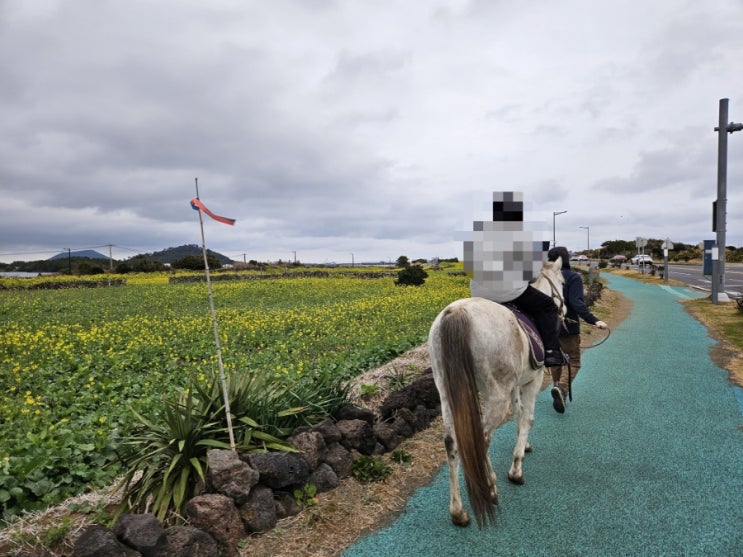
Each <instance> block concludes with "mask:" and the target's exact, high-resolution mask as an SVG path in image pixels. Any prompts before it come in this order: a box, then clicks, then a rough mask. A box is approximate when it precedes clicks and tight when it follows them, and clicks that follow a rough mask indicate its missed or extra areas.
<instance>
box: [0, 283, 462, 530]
mask: <svg viewBox="0 0 743 557" xmlns="http://www.w3.org/2000/svg"><path fill="white" fill-rule="evenodd" d="M34 280H35V279H34ZM467 284H468V281H467V279H466V278H465V277H461V276H458V277H453V276H450V275H449V274H447V272H446V271H429V278H428V280H427V281H426V284H425V285H424V286H422V287H396V286H395V285H394V284H393V279H392V278H379V279H361V278H353V277H348V276H340V277H335V278H333V277H330V278H282V279H273V280H241V281H230V282H221V283H220V282H214V283H213V291H214V300H215V305H216V308H217V315H218V324H219V333H220V340H221V346H222V356H223V361H224V366H225V370H226V372H227V373H228V374H231V375H244V374H255V375H257V376H260V377H261V378H262V380H265V381H267V382H269V383H270V384H272V385H280V386H283V387H284V388H291V389H295V388H296V387H299V386H302V385H304V386H305V387H307V386H311V385H312V384H313V383H314V382H316V381H320V380H321V379H322V380H325V381H327V378H328V377H332V378H333V380H337V381H338V382H343V381H345V380H348V379H350V378H352V377H353V376H355V375H358V374H359V373H361V372H362V371H364V370H366V369H369V368H371V367H374V366H376V365H378V364H380V363H382V362H385V361H388V360H389V359H391V358H393V357H394V356H396V355H398V354H400V353H402V352H404V351H406V350H408V349H410V348H412V347H414V346H416V345H418V344H420V343H421V342H423V341H425V338H426V335H427V333H428V328H429V326H430V324H431V322H432V321H433V319H434V317H435V316H436V314H437V313H438V312H439V311H440V310H441V309H442V308H443V307H444V306H445V305H446V304H447V303H449V302H450V301H452V300H454V299H457V298H461V297H465V296H468V295H469V289H468V286H467ZM0 323H2V331H3V334H2V338H1V339H0V393H2V394H0V397H1V399H0V400H1V401H2V403H1V404H0V424H2V427H1V428H0V509H1V510H2V513H3V515H4V516H5V517H8V516H10V515H12V514H14V513H16V512H18V511H19V510H22V509H37V508H43V507H45V506H47V505H49V504H52V503H56V502H58V501H59V500H61V499H63V498H65V497H67V496H69V495H72V494H75V493H78V492H80V491H81V490H84V489H86V488H89V487H95V486H100V485H104V484H106V483H109V482H110V481H111V479H112V478H113V477H114V476H115V475H116V474H118V473H121V469H118V468H117V467H116V466H115V465H114V466H110V465H109V466H106V467H105V468H104V466H105V465H107V464H109V463H111V462H114V463H115V462H116V451H117V450H118V449H119V447H118V446H117V439H120V438H121V437H122V436H125V435H126V434H127V433H128V432H130V431H131V430H132V428H133V427H134V425H135V423H134V422H135V419H134V414H133V412H132V411H133V410H134V411H136V412H139V413H140V414H142V415H143V416H144V417H146V418H149V419H152V420H157V418H158V416H159V413H160V411H161V409H162V407H163V401H164V400H165V399H167V398H173V396H174V394H175V393H177V392H179V390H183V389H184V388H186V387H187V386H189V385H194V384H196V385H204V386H205V387H206V386H208V385H209V384H211V383H212V382H213V381H214V377H215V374H216V373H217V371H218V369H217V368H218V366H217V359H216V350H215V343H214V335H213V328H212V321H211V316H210V312H209V302H208V296H207V288H206V284H205V283H203V282H202V283H195V284H167V278H166V277H165V276H164V275H160V276H159V277H146V278H140V279H139V280H137V279H136V278H134V279H132V278H131V277H130V278H128V279H127V285H126V286H121V287H112V288H90V289H88V288H84V289H80V288H74V289H62V290H2V291H0ZM302 392H305V393H306V392H310V391H309V390H308V389H307V388H305V389H304V391H302ZM312 402H313V401H303V403H312Z"/></svg>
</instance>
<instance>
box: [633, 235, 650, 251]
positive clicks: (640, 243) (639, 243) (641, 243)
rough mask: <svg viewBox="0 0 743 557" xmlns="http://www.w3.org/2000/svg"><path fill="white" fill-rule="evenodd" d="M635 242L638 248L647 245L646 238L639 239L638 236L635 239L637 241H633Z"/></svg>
mask: <svg viewBox="0 0 743 557" xmlns="http://www.w3.org/2000/svg"><path fill="white" fill-rule="evenodd" d="M635 242H636V245H637V247H638V248H644V247H645V246H647V245H648V239H647V238H640V237H639V236H638V237H637V239H636V240H635Z"/></svg>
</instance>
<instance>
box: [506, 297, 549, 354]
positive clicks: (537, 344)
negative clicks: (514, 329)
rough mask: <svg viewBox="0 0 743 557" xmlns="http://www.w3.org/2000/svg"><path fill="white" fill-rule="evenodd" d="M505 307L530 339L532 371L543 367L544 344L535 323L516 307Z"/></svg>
mask: <svg viewBox="0 0 743 557" xmlns="http://www.w3.org/2000/svg"><path fill="white" fill-rule="evenodd" d="M504 305H505V306H506V307H507V308H508V309H510V310H511V312H513V315H514V316H515V317H516V321H518V323H519V325H521V328H522V329H523V331H524V332H525V333H526V336H527V338H528V339H529V347H530V350H529V361H530V362H531V367H532V369H537V368H540V367H542V366H543V365H544V344H543V343H542V337H541V335H540V334H539V331H537V328H536V327H535V326H534V323H532V321H531V319H529V317H528V316H527V315H526V314H525V313H524V312H522V311H520V310H518V309H517V308H516V307H515V306H512V305H507V304H504Z"/></svg>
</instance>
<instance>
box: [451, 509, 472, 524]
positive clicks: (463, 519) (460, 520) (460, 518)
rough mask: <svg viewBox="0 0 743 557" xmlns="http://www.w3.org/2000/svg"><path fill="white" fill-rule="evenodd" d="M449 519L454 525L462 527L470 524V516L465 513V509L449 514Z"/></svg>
mask: <svg viewBox="0 0 743 557" xmlns="http://www.w3.org/2000/svg"><path fill="white" fill-rule="evenodd" d="M451 521H452V522H453V523H454V525H455V526H460V527H462V528H465V527H467V526H469V525H470V517H469V515H468V514H467V511H462V512H461V513H459V514H457V515H451Z"/></svg>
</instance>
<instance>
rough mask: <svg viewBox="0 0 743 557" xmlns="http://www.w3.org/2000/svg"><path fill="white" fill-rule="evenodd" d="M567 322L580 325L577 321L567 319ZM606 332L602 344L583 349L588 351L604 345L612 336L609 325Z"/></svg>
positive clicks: (598, 343)
mask: <svg viewBox="0 0 743 557" xmlns="http://www.w3.org/2000/svg"><path fill="white" fill-rule="evenodd" d="M565 321H567V322H568V323H579V321H578V320H576V319H568V318H565ZM606 331H607V333H606V336H605V337H604V338H603V339H601V342H597V343H596V344H592V345H591V346H586V347H584V348H583V350H588V349H590V348H596V347H598V346H601V345H602V344H604V343H605V342H606V341H607V340H608V339H609V337H610V336H611V329H610V328H609V325H607V326H606Z"/></svg>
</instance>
